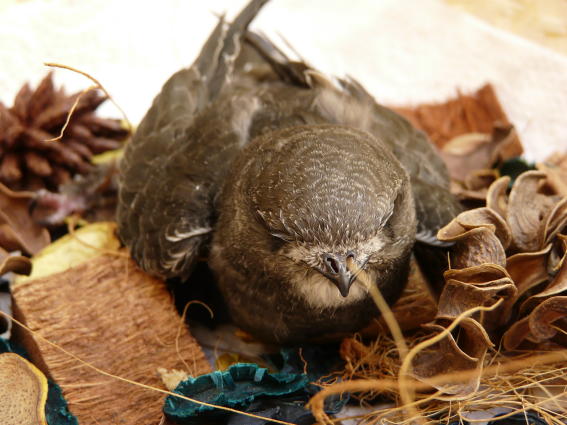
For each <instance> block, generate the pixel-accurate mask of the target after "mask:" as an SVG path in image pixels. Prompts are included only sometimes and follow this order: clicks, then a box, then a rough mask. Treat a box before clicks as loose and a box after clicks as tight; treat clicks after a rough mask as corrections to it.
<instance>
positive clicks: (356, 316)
mask: <svg viewBox="0 0 567 425" xmlns="http://www.w3.org/2000/svg"><path fill="white" fill-rule="evenodd" d="M266 1H267V0H253V1H251V2H250V3H249V4H248V6H246V8H245V9H244V10H243V11H242V12H241V13H240V14H239V16H238V17H237V18H236V19H235V20H234V22H233V23H232V24H230V25H226V24H225V22H224V21H223V20H222V19H221V21H220V22H219V24H218V25H217V27H216V28H215V30H214V31H213V33H212V34H211V36H210V37H209V39H208V40H207V42H206V44H205V45H204V47H203V49H202V51H201V53H200V55H199V57H198V58H197V60H196V61H195V63H194V64H193V66H191V67H190V68H188V69H184V70H181V71H179V72H178V73H176V74H175V75H173V76H172V77H171V78H170V80H169V81H168V82H167V83H166V84H165V85H164V87H163V89H162V92H161V93H160V94H159V95H158V96H157V97H156V99H155V100H154V103H153V105H152V107H151V109H150V110H149V111H148V113H147V115H146V117H145V118H144V120H143V121H142V123H141V124H140V127H139V128H138V131H137V133H136V135H135V136H134V139H133V141H132V143H131V144H130V145H129V146H128V147H127V149H126V152H125V157H124V159H123V161H122V164H121V171H122V177H121V189H120V201H119V211H118V221H119V233H120V236H121V238H122V240H123V241H124V242H125V243H126V244H127V245H128V246H129V247H130V249H131V252H132V255H133V257H134V258H135V259H136V261H137V262H138V263H139V264H140V265H141V266H142V268H144V269H145V270H147V271H148V272H150V273H152V274H154V275H158V276H161V277H165V278H167V277H175V276H180V277H183V278H186V277H188V276H189V275H190V273H191V270H192V266H193V265H194V262H195V259H196V257H197V255H198V254H200V253H210V261H209V264H210V267H211V268H212V270H213V271H214V272H215V275H216V277H217V280H218V285H219V288H220V290H221V293H222V294H223V296H224V298H225V301H226V303H227V305H228V307H229V310H230V313H231V315H232V317H233V319H234V321H235V322H236V323H237V324H238V325H239V326H241V327H242V328H243V329H245V330H247V331H248V332H250V333H252V334H253V335H255V336H257V337H259V338H261V339H264V340H268V341H278V342H298V341H304V340H306V339H311V338H314V337H317V338H319V337H321V336H325V335H338V334H344V333H348V332H353V331H356V330H357V329H359V328H360V327H361V326H363V325H364V324H366V323H367V322H368V321H369V320H371V319H372V318H373V317H375V316H376V315H377V314H378V312H377V310H376V308H375V307H374V305H373V303H372V300H371V298H370V296H369V295H368V293H367V291H366V289H365V288H364V287H363V286H362V284H361V283H359V282H357V281H355V279H354V277H353V275H352V274H351V273H350V271H349V270H348V268H347V267H346V264H347V260H348V258H349V257H351V258H352V259H353V260H354V261H356V262H357V264H358V266H359V267H361V268H363V269H365V270H366V272H367V273H369V275H370V276H371V277H372V278H373V279H374V280H375V281H376V283H377V284H378V286H379V287H380V289H381V290H382V292H383V293H384V295H385V297H386V299H387V300H388V301H390V302H393V301H394V300H395V299H396V298H397V297H398V296H399V294H400V293H401V291H402V289H403V287H404V285H405V282H406V280H407V273H408V263H409V258H410V254H411V251H412V247H413V245H414V242H415V240H416V238H417V240H419V241H422V242H423V243H426V244H430V245H438V244H439V242H438V241H437V240H436V238H435V234H436V231H437V229H438V228H440V227H441V226H442V225H443V224H444V223H445V222H447V221H449V220H450V219H451V218H452V217H453V216H454V215H455V213H456V212H457V211H458V205H457V203H456V202H455V200H454V199H453V198H452V197H451V195H450V194H449V191H448V177H447V173H446V169H445V167H444V165H443V163H442V161H441V160H440V159H439V157H438V156H437V154H436V153H435V151H434V149H433V148H432V146H431V145H430V144H429V142H428V141H427V140H426V138H425V136H424V135H423V134H422V133H421V132H419V131H417V130H415V129H414V128H413V127H412V126H411V125H410V124H409V123H408V122H407V121H406V120H405V119H403V118H401V117H400V116H398V115H397V114H395V113H394V112H392V111H391V110H389V109H387V108H384V107H382V106H380V105H378V104H377V103H376V102H375V101H374V99H373V98H372V97H371V96H370V95H369V94H368V93H367V92H366V91H365V90H364V88H363V87H362V86H361V85H360V84H359V83H357V82H356V81H354V80H352V79H333V78H329V77H326V76H324V75H322V74H320V73H319V72H318V71H316V70H314V69H312V68H310V67H309V66H307V65H306V64H304V63H298V62H292V61H290V60H289V59H288V58H287V57H286V56H285V55H284V54H283V53H281V52H280V51H279V50H278V49H277V48H276V47H275V46H274V45H273V44H272V43H271V42H270V41H269V40H268V39H266V38H265V37H262V36H259V35H257V34H253V33H250V32H248V31H247V30H246V27H247V25H248V23H249V22H250V21H251V20H252V19H253V17H254V16H255V15H256V13H257V12H258V10H259V9H260V8H261V6H263V4H264V3H266ZM416 216H417V219H416Z"/></svg>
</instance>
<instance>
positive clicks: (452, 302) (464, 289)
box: [437, 277, 516, 317]
mask: <svg viewBox="0 0 567 425" xmlns="http://www.w3.org/2000/svg"><path fill="white" fill-rule="evenodd" d="M515 294H516V287H515V286H514V283H513V282H512V279H510V278H509V277H502V278H500V279H497V280H491V281H487V282H483V283H476V284H473V283H470V282H462V281H459V280H454V279H449V280H448V281H447V283H446V284H445V288H443V293H442V294H441V297H440V298H439V309H438V312H437V317H457V316H458V315H460V314H461V313H463V312H465V311H467V310H470V309H471V308H475V307H478V306H481V305H483V306H490V305H492V304H494V303H495V302H496V301H498V299H500V298H505V299H507V298H512V297H513V296H514V295H515Z"/></svg>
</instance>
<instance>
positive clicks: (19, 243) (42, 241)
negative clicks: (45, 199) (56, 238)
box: [0, 183, 50, 254]
mask: <svg viewBox="0 0 567 425" xmlns="http://www.w3.org/2000/svg"><path fill="white" fill-rule="evenodd" d="M33 197H34V195H33V194H32V193H30V192H13V191H11V190H10V189H8V188H7V187H6V186H4V185H2V184H1V183H0V225H1V226H2V232H1V234H2V236H1V237H0V240H2V242H3V243H4V244H6V245H7V247H6V250H10V251H11V250H14V249H16V248H17V249H19V250H22V251H24V252H26V253H28V254H35V253H36V252H38V251H39V250H40V249H42V248H43V247H44V246H46V245H48V244H49V241H50V237H49V233H48V232H47V230H46V229H45V228H43V227H42V226H40V225H38V224H37V223H35V222H34V221H33V220H32V218H31V217H30V215H29V212H28V208H29V204H30V202H31V200H32V199H33ZM3 246H5V245H3Z"/></svg>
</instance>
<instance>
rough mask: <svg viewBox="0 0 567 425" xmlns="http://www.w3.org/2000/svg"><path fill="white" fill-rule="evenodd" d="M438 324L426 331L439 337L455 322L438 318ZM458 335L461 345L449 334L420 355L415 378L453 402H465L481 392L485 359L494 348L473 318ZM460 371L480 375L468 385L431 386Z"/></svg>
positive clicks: (430, 325) (461, 326)
mask: <svg viewBox="0 0 567 425" xmlns="http://www.w3.org/2000/svg"><path fill="white" fill-rule="evenodd" d="M438 321H439V322H438V323H433V324H428V325H424V327H425V328H428V329H430V330H432V331H434V333H436V334H437V333H440V332H442V331H443V330H444V328H445V326H447V325H448V324H449V323H451V321H452V318H438ZM444 325H445V326H444ZM455 334H456V335H459V336H458V341H457V340H455V337H454V336H453V334H449V335H448V336H447V337H446V338H443V339H442V340H441V341H439V342H438V343H436V344H434V345H432V346H431V347H429V348H428V349H427V350H424V351H421V352H419V353H418V354H417V356H416V358H415V360H414V367H413V375H414V376H415V378H417V379H419V380H420V381H422V382H425V383H429V384H431V385H432V386H433V387H434V388H436V389H438V390H441V391H443V393H444V394H446V395H448V396H451V398H452V399H459V398H466V397H467V396H468V395H469V394H471V393H473V392H475V391H476V390H477V389H478V385H479V382H480V376H481V370H482V364H483V361H484V357H485V355H486V351H487V350H488V348H489V347H491V346H492V345H493V344H492V342H491V341H490V338H489V337H488V335H487V333H486V331H485V330H484V328H483V327H482V326H481V325H480V324H479V323H478V322H477V321H476V320H474V319H471V318H466V319H464V320H463V321H462V322H461V323H460V325H459V329H458V332H455ZM460 370H462V371H464V370H466V371H470V370H476V371H477V372H478V373H477V374H476V375H473V376H471V378H470V379H469V380H468V382H465V383H458V384H439V383H431V381H430V380H429V378H433V377H435V376H438V375H443V374H449V373H455V372H457V371H460Z"/></svg>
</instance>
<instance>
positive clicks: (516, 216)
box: [507, 171, 556, 252]
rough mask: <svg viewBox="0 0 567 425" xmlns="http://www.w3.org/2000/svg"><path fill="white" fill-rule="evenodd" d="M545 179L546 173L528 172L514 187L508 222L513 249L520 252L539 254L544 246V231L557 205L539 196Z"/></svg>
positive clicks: (549, 198)
mask: <svg viewBox="0 0 567 425" xmlns="http://www.w3.org/2000/svg"><path fill="white" fill-rule="evenodd" d="M544 180H545V173H542V172H541V171H527V172H525V173H522V174H521V175H520V176H519V177H518V179H517V180H516V181H515V182H514V185H513V186H512V190H511V192H510V199H509V202H508V214H507V221H508V224H509V225H510V229H511V231H512V241H513V247H514V248H515V249H517V250H518V251H524V252H525V251H527V252H530V251H538V250H540V249H541V248H543V246H544V234H543V228H544V225H545V223H546V219H547V217H548V215H549V214H550V213H551V211H552V209H553V206H554V205H555V203H556V201H555V200H553V199H552V198H551V197H550V196H547V195H544V194H542V193H539V188H540V187H541V184H542V183H543V182H544Z"/></svg>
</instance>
